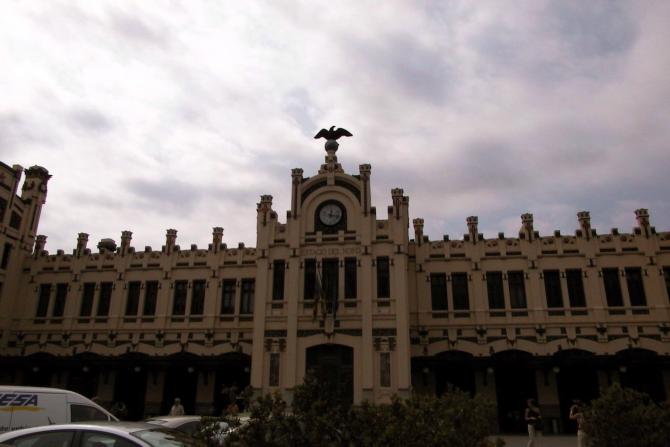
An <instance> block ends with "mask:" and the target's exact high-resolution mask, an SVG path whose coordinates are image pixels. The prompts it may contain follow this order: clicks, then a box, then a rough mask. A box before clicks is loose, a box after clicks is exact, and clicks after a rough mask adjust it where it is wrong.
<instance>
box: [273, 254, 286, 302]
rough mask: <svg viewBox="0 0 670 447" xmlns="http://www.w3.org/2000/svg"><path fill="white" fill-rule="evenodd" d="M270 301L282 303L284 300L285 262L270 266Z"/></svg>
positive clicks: (280, 261)
mask: <svg viewBox="0 0 670 447" xmlns="http://www.w3.org/2000/svg"><path fill="white" fill-rule="evenodd" d="M272 268H273V273H272V299H273V300H277V301H282V300H283V299H284V276H285V275H286V262H285V261H282V260H279V261H275V262H273V264H272Z"/></svg>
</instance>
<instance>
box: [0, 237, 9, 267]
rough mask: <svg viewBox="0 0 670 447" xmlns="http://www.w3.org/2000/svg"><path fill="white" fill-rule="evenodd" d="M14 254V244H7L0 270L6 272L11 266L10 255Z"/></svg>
mask: <svg viewBox="0 0 670 447" xmlns="http://www.w3.org/2000/svg"><path fill="white" fill-rule="evenodd" d="M11 253H12V244H10V243H9V242H5V249H4V250H3V251H2V261H1V262H0V269H3V270H5V269H6V268H7V266H8V265H9V255H10V254H11Z"/></svg>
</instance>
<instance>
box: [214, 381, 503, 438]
mask: <svg viewBox="0 0 670 447" xmlns="http://www.w3.org/2000/svg"><path fill="white" fill-rule="evenodd" d="M339 386H340V385H339V384H338V383H324V382H323V381H321V380H317V379H316V378H315V377H314V376H311V375H308V376H307V377H306V379H305V382H304V384H303V385H300V386H298V387H296V389H295V390H294V397H293V405H292V406H289V405H288V404H287V403H286V402H285V401H284V400H283V399H282V398H281V397H280V396H279V394H275V395H266V396H263V397H260V398H258V399H256V401H255V402H254V403H253V404H252V405H251V418H250V420H249V422H248V423H247V424H245V425H244V426H242V427H240V428H239V429H238V430H235V431H234V432H233V433H231V435H230V436H229V437H228V438H227V439H226V445H230V446H263V447H284V446H292V447H293V446H295V447H302V446H305V447H307V446H314V447H330V446H351V447H354V446H361V447H377V446H379V447H381V446H384V447H386V446H389V447H395V446H398V447H401V446H402V447H406V446H427V445H430V446H448V447H484V446H487V445H489V443H488V442H489V441H488V440H487V439H488V436H489V434H490V433H491V431H492V429H493V427H494V423H495V406H494V404H493V403H492V402H491V401H489V400H487V399H484V398H482V397H479V396H477V397H474V398H471V397H470V396H469V395H468V394H466V393H461V392H456V393H449V394H447V395H445V396H443V397H440V398H438V397H434V396H413V397H412V398H410V399H400V398H394V399H393V400H392V402H391V403H390V404H388V405H374V404H370V403H367V402H364V403H363V404H361V405H357V406H352V405H350V404H349V403H348V402H347V401H346V400H345V398H344V397H343V396H345V395H346V394H345V393H343V392H341V391H342V390H339V389H338V387H339Z"/></svg>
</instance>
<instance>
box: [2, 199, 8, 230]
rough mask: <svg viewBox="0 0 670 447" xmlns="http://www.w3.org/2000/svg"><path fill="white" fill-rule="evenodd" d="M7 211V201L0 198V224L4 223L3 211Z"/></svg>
mask: <svg viewBox="0 0 670 447" xmlns="http://www.w3.org/2000/svg"><path fill="white" fill-rule="evenodd" d="M6 210H7V201H6V200H5V199H3V198H0V224H2V223H4V222H5V211H6Z"/></svg>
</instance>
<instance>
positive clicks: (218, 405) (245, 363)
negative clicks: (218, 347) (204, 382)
mask: <svg viewBox="0 0 670 447" xmlns="http://www.w3.org/2000/svg"><path fill="white" fill-rule="evenodd" d="M215 363H216V365H217V366H216V369H215V371H216V378H215V383H214V415H217V416H218V415H221V414H222V413H223V411H224V410H225V409H226V408H228V406H229V405H231V404H233V403H234V404H236V405H237V407H238V408H239V410H240V411H244V409H245V408H244V405H245V402H244V400H243V399H241V394H242V392H243V391H244V390H245V388H247V387H248V386H249V382H250V370H251V358H250V357H249V356H248V355H246V354H241V353H231V354H225V355H223V356H221V357H220V358H217V359H216V360H215Z"/></svg>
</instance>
